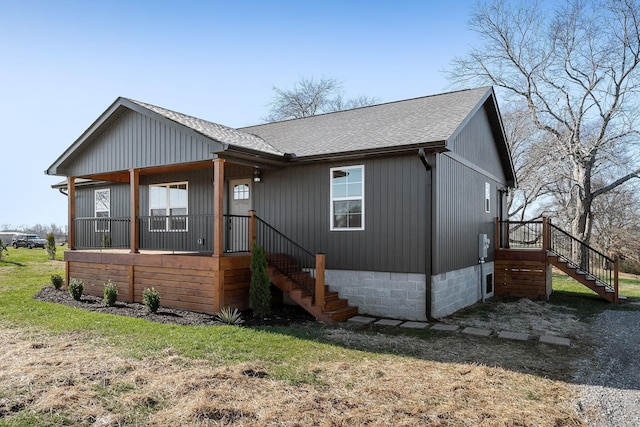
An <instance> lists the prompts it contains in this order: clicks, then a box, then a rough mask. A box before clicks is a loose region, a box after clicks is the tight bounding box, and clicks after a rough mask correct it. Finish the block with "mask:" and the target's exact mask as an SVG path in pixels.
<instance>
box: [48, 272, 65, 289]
mask: <svg viewBox="0 0 640 427" xmlns="http://www.w3.org/2000/svg"><path fill="white" fill-rule="evenodd" d="M51 284H52V285H53V287H54V288H56V289H60V288H61V287H62V285H64V279H63V278H62V276H61V275H59V274H52V275H51Z"/></svg>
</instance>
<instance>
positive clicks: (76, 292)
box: [69, 279, 84, 301]
mask: <svg viewBox="0 0 640 427" xmlns="http://www.w3.org/2000/svg"><path fill="white" fill-rule="evenodd" d="M82 291H84V283H83V282H82V280H80V279H71V280H69V294H70V295H71V296H72V297H73V299H74V300H76V301H80V298H81V297H82Z"/></svg>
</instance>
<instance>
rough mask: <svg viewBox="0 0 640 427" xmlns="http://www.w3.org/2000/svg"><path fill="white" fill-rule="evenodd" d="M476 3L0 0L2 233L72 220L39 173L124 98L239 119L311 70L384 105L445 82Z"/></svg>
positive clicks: (465, 41)
mask: <svg viewBox="0 0 640 427" xmlns="http://www.w3.org/2000/svg"><path fill="white" fill-rule="evenodd" d="M471 4H472V3H471V2H470V1H469V2H467V1H463V0H453V1H452V0H449V1H439V0H422V1H344V0H343V1H309V2H303V1H291V2H285V1H275V0H273V1H251V2H250V1H225V2H223V1H200V2H197V1H158V0H156V1H106V0H105V1H100V2H98V1H88V0H84V1H39V2H37V1H36V2H34V1H29V0H21V1H9V0H4V1H2V0H0V159H1V160H0V164H1V165H2V174H1V175H0V227H2V225H3V224H11V225H13V226H22V225H34V224H37V223H40V224H47V225H48V224H51V223H56V224H58V225H65V224H66V221H67V205H66V203H67V202H66V198H65V197H64V196H63V195H61V194H59V193H58V192H57V191H55V190H52V189H51V185H52V184H54V183H56V182H58V181H60V180H61V179H60V178H57V177H48V176H46V175H44V172H43V171H44V170H45V169H46V168H47V167H48V166H49V165H50V164H51V163H53V161H54V160H55V159H56V158H57V157H58V156H59V155H60V154H61V153H62V152H63V151H64V150H65V149H66V148H67V147H68V146H69V145H71V144H72V143H73V142H74V141H75V139H76V138H78V137H79V136H80V134H81V133H82V132H83V131H84V130H86V129H87V128H88V127H89V126H90V125H91V123H93V121H94V120H95V119H96V118H98V116H99V115H100V114H101V113H102V112H103V111H104V110H105V109H106V108H107V107H108V106H109V105H110V104H111V103H112V102H113V101H114V100H115V99H116V98H117V97H118V96H125V97H128V98H133V99H137V100H140V101H144V102H148V103H151V104H156V105H159V106H162V107H165V108H169V109H172V110H176V111H180V112H182V113H186V114H190V115H193V116H197V117H200V118H203V119H207V120H210V121H213V122H217V123H221V124H224V125H227V126H233V127H240V126H247V125H251V124H256V123H260V122H262V118H263V117H264V116H266V114H267V105H268V104H269V102H270V101H271V99H272V97H273V89H272V88H273V87H274V86H276V87H280V88H290V87H292V86H293V84H294V83H295V82H296V81H298V80H299V79H300V77H302V76H304V77H312V76H315V77H322V76H329V77H335V78H337V79H339V80H341V81H343V88H344V90H345V92H346V95H347V97H349V96H359V95H366V96H370V97H375V98H377V99H378V100H380V101H381V102H387V101H395V100H399V99H406V98H413V97H418V96H424V95H430V94H433V93H438V92H442V91H446V90H449V89H450V87H449V86H448V81H447V79H446V76H445V75H444V74H443V70H445V69H447V68H448V67H449V64H450V61H451V59H452V58H453V57H454V56H459V55H464V54H465V53H466V52H467V50H468V48H469V46H470V44H472V43H473V42H474V37H475V35H474V34H473V33H471V32H470V31H469V30H468V29H467V25H466V22H467V19H468V16H469V6H470V5H471Z"/></svg>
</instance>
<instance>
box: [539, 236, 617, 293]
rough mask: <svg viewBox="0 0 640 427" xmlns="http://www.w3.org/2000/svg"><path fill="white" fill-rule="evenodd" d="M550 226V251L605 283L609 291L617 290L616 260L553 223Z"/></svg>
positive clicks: (582, 271) (602, 283) (588, 275)
mask: <svg viewBox="0 0 640 427" xmlns="http://www.w3.org/2000/svg"><path fill="white" fill-rule="evenodd" d="M549 226H550V241H549V248H547V249H548V250H549V251H550V252H552V253H553V254H555V255H556V256H558V257H559V258H562V259H563V260H564V261H566V262H567V263H568V264H569V265H571V266H572V267H574V268H576V269H577V270H578V271H580V272H581V273H584V274H586V275H587V277H590V278H593V279H594V280H595V281H597V282H599V283H600V284H601V285H603V286H604V287H605V288H607V290H608V291H609V292H614V293H615V292H616V286H615V271H614V266H615V260H614V259H612V258H610V257H608V256H607V255H605V254H603V253H602V252H600V251H598V250H597V249H594V248H592V247H591V246H589V245H587V244H585V243H584V242H581V241H580V240H578V239H576V238H575V237H573V236H572V235H570V234H569V233H567V232H566V231H564V230H562V229H560V228H558V227H557V226H555V225H553V224H549Z"/></svg>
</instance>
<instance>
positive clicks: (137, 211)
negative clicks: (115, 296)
mask: <svg viewBox="0 0 640 427" xmlns="http://www.w3.org/2000/svg"><path fill="white" fill-rule="evenodd" d="M225 163H227V162H226V161H225V160H224V159H221V158H216V159H214V160H213V161H209V162H197V163H192V164H185V165H174V166H171V167H167V166H165V167H160V168H140V169H131V170H129V171H122V172H117V173H109V174H96V175H91V176H82V177H78V178H82V179H83V180H91V181H92V182H107V183H114V184H119V185H122V184H123V183H124V184H128V192H129V215H128V216H126V217H125V216H117V217H114V216H98V215H95V216H92V217H87V216H77V215H76V212H77V206H78V201H77V197H76V195H77V193H76V182H77V180H78V178H76V177H69V178H68V179H67V195H68V203H69V225H68V227H69V250H68V251H66V252H65V263H66V276H67V277H66V279H67V283H69V280H70V279H71V278H76V279H80V280H82V281H83V282H84V283H85V292H86V293H88V294H91V295H96V296H101V295H102V290H103V285H104V283H106V282H107V281H108V280H111V281H112V282H114V283H116V284H117V285H118V289H119V299H120V300H123V301H128V302H141V301H142V292H143V290H144V289H145V288H151V287H153V288H155V289H156V290H158V291H159V292H160V295H161V298H162V305H165V306H171V307H176V308H182V309H186V310H194V311H199V312H205V313H210V314H213V313H215V312H218V311H219V310H220V309H221V308H223V307H227V306H229V307H235V308H238V309H241V310H242V309H246V308H248V303H249V285H250V281H251V273H250V270H249V264H250V257H251V253H250V252H251V244H252V242H253V241H254V240H255V217H254V214H253V212H252V211H245V214H244V215H237V214H231V213H224V212H225V207H226V208H227V209H229V202H227V203H225V195H226V194H225V193H226V192H227V191H228V190H226V189H225V182H226V181H225ZM227 164H228V163H227ZM204 168H212V170H213V188H212V191H213V197H212V200H213V206H212V207H211V208H210V209H208V210H209V211H210V212H211V211H212V212H213V213H200V212H196V213H187V214H182V213H179V214H172V212H167V213H168V214H166V215H158V214H155V215H154V214H152V213H154V212H153V210H152V209H150V208H148V207H147V210H149V211H150V212H145V214H141V207H140V206H141V191H140V188H141V185H140V177H141V176H161V175H164V174H167V173H169V174H171V173H173V174H176V173H177V174H180V173H186V172H188V171H191V170H199V169H204ZM249 170H250V169H249ZM83 182H84V181H83ZM227 184H228V182H227ZM252 218H253V219H252Z"/></svg>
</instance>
